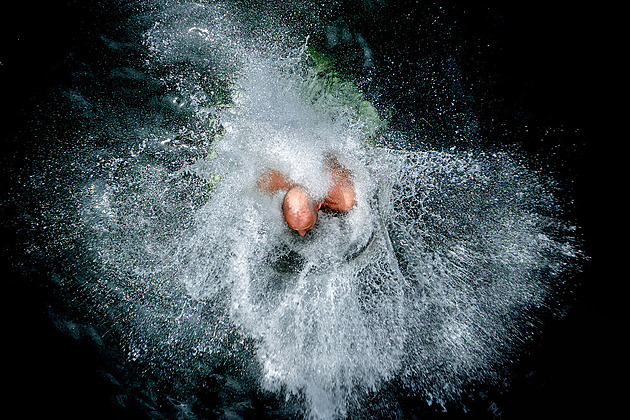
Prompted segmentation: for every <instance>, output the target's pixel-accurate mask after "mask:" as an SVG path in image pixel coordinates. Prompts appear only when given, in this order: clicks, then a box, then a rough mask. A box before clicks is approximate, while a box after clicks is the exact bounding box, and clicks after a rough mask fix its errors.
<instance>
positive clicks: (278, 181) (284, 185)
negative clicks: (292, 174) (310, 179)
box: [258, 169, 295, 194]
mask: <svg viewBox="0 0 630 420" xmlns="http://www.w3.org/2000/svg"><path fill="white" fill-rule="evenodd" d="M294 186H295V184H294V183H292V182H291V181H289V180H288V179H287V177H286V176H284V174H282V172H280V171H277V170H275V169H269V170H267V171H265V172H263V173H262V174H261V175H260V177H259V178H258V188H259V189H260V190H261V191H263V192H266V193H269V194H274V193H276V192H278V191H280V190H290V189H291V188H293V187H294Z"/></svg>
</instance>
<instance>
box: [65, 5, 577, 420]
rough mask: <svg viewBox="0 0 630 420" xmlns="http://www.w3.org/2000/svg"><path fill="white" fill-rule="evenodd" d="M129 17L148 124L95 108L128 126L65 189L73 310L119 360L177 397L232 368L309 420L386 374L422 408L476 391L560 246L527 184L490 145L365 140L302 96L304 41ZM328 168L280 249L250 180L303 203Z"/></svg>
mask: <svg viewBox="0 0 630 420" xmlns="http://www.w3.org/2000/svg"><path fill="white" fill-rule="evenodd" d="M143 19H144V20H147V19H149V20H150V19H154V21H155V23H154V24H153V25H149V28H148V29H147V30H146V31H145V33H144V36H143V42H144V46H145V47H146V50H147V51H148V54H147V56H146V62H145V63H144V66H145V68H144V70H143V71H144V73H146V74H148V75H149V77H150V78H151V79H152V80H153V82H151V83H157V84H159V85H160V86H161V88H159V89H153V90H150V92H152V98H151V99H150V101H149V104H150V105H151V106H150V107H149V110H148V111H143V112H136V111H134V110H131V109H129V108H125V107H126V106H127V105H126V104H124V103H112V104H110V105H109V106H110V107H111V109H110V111H112V112H113V113H120V114H125V115H128V118H129V123H128V124H122V128H121V127H120V126H117V127H116V130H117V131H115V132H114V129H112V128H111V125H109V123H110V122H111V121H107V122H106V123H104V124H102V126H99V127H98V130H111V131H112V133H111V134H112V135H120V134H121V133H122V134H123V136H121V137H122V139H121V140H119V143H117V144H116V145H105V146H100V147H95V146H94V147H93V146H88V149H89V150H88V153H86V154H85V156H84V158H83V159H84V160H83V162H84V166H85V169H86V171H87V173H88V174H89V176H88V177H86V178H84V179H81V180H80V181H79V180H77V181H76V182H77V184H78V185H77V191H79V192H80V193H79V194H78V196H77V201H78V215H79V220H80V224H79V226H78V228H77V230H78V231H79V232H80V236H81V237H82V238H84V241H85V243H86V248H87V249H89V251H90V252H89V253H88V254H86V255H90V258H93V259H94V263H95V264H96V266H97V269H96V270H97V272H98V275H97V276H96V279H95V280H94V281H93V284H90V285H89V287H87V289H89V293H90V294H91V297H90V301H91V302H96V305H97V306H98V307H99V310H100V311H101V314H102V315H101V316H103V317H104V318H105V319H106V320H107V322H108V323H109V324H110V325H111V328H112V330H113V331H117V336H118V337H119V339H120V341H121V346H123V347H124V348H125V349H126V351H127V355H128V357H129V358H130V359H131V360H134V361H139V362H143V363H145V364H146V365H149V366H154V368H155V369H158V370H162V369H163V370H164V372H166V374H165V377H169V378H172V380H177V381H180V382H181V386H180V389H184V390H186V389H188V390H189V391H190V390H193V389H194V384H193V383H194V382H195V380H201V378H202V377H203V376H204V375H207V374H210V373H211V372H213V371H214V370H215V369H217V368H218V367H219V366H225V365H227V364H230V365H231V366H233V365H235V364H236V365H238V366H240V367H239V369H242V371H243V372H246V374H247V375H252V376H253V377H255V378H256V380H257V381H258V382H259V384H260V386H261V387H262V388H263V389H265V390H268V391H271V392H276V393H280V394H284V395H286V397H287V399H289V400H292V401H293V400H295V401H302V402H303V403H304V407H305V408H304V410H305V412H306V414H307V416H311V417H315V418H334V417H343V416H345V415H346V414H348V412H349V411H350V410H352V409H353V407H354V406H355V405H356V404H360V403H361V398H362V397H363V396H364V395H365V394H367V393H369V392H375V391H378V389H379V388H380V387H382V386H383V385H385V384H387V383H388V382H390V381H392V380H397V381H399V382H400V383H401V384H402V386H403V387H404V388H406V389H407V390H412V391H414V392H417V393H418V394H420V395H421V396H422V397H424V398H426V399H427V400H431V401H434V402H437V403H441V404H445V403H447V402H448V401H451V400H453V399H457V398H458V397H459V394H460V393H461V392H462V389H463V387H464V386H465V385H467V384H470V383H474V382H476V381H492V380H495V379H496V377H497V375H498V372H499V370H500V368H501V366H503V365H504V364H506V363H509V361H510V359H511V358H512V357H514V354H515V351H516V350H517V349H518V347H519V345H521V344H522V343H524V342H526V341H527V340H528V339H529V334H530V332H531V330H532V325H533V324H535V323H536V315H537V312H538V311H539V310H543V309H544V308H545V306H546V305H548V304H549V298H550V294H551V293H552V292H553V290H555V289H556V288H558V287H560V284H559V282H560V281H561V280H560V279H561V278H562V275H563V273H564V272H565V271H566V270H567V269H568V268H570V267H571V266H572V264H573V262H574V260H575V258H576V256H577V254H578V251H576V250H575V248H574V247H573V244H572V239H571V232H570V231H569V230H570V229H569V228H567V227H566V226H565V224H564V223H563V222H562V220H561V219H560V218H558V217H557V214H556V213H557V204H556V202H555V199H554V197H553V191H552V188H551V186H550V185H549V184H547V183H546V181H545V180H544V178H543V177H542V176H541V175H540V174H537V173H535V172H533V171H531V170H528V169H526V168H525V167H524V166H523V165H522V164H520V163H519V162H517V161H516V160H515V159H514V158H512V157H510V156H509V155H508V154H506V153H494V154H491V153H484V152H482V151H477V152H456V151H428V150H424V151H405V150H394V149H393V148H391V147H388V146H391V144H393V143H394V141H393V140H390V139H389V138H388V137H387V133H384V134H383V135H382V136H381V137H380V140H379V147H375V146H372V145H368V144H367V143H366V141H365V139H366V131H365V130H366V127H379V126H380V125H379V124H373V123H374V121H366V120H365V119H362V117H363V116H362V115H361V114H360V113H359V114H357V113H356V112H353V110H352V107H351V106H350V105H347V106H344V105H343V104H344V102H343V101H341V102H339V101H338V100H337V99H339V98H332V99H331V100H322V98H321V96H318V97H317V100H315V97H314V96H315V94H314V93H313V92H314V90H313V86H314V85H313V83H316V81H314V79H313V77H314V74H313V73H312V72H309V68H308V57H309V56H308V53H307V50H306V45H307V44H306V40H305V39H299V40H298V41H295V40H292V39H290V38H287V37H283V36H282V35H281V34H283V33H285V32H283V31H282V30H281V29H282V28H281V27H280V26H271V25H270V26H267V27H266V30H267V31H268V32H269V33H274V34H277V35H278V36H277V37H272V36H267V37H266V38H265V42H264V43H261V42H260V39H258V38H255V37H252V36H250V35H248V33H249V31H250V30H251V28H250V27H246V26H244V25H242V24H241V22H240V21H239V20H238V18H237V16H236V15H235V14H234V13H232V11H231V10H230V9H229V8H227V7H224V6H221V5H203V4H196V3H195V4H187V3H181V4H178V5H175V6H172V7H167V8H165V9H164V10H159V11H158V12H156V13H155V14H150V15H149V16H143ZM265 22H268V21H266V20H265ZM267 24H268V25H269V23H267ZM272 39H273V40H274V41H273V42H272V41H271V40H272ZM112 77H118V78H120V77H128V78H129V77H130V78H140V79H142V80H144V78H145V76H144V74H143V75H142V77H140V76H138V75H134V74H132V73H129V72H127V73H125V75H124V76H121V73H120V72H118V73H114V74H113V76H112ZM151 83H149V84H151ZM320 94H321V92H319V93H317V95H320ZM327 94H331V95H335V93H334V92H333V93H330V92H328V93H327ZM84 99H85V98H82V101H84ZM333 100H334V101H333ZM331 102H335V103H336V104H339V103H341V104H342V106H337V107H327V106H325V105H324V106H322V104H330V103H331ZM147 115H148V116H149V118H146V116H147ZM108 127H110V128H108ZM330 154H333V155H335V156H337V157H338V158H339V160H340V161H341V162H342V163H343V164H344V166H346V167H347V168H349V169H350V170H351V171H352V173H353V176H354V182H355V185H356V188H357V206H356V207H355V208H354V209H352V210H351V211H350V212H349V213H348V214H346V215H343V216H341V217H339V216H335V215H330V214H322V215H321V217H320V219H319V221H318V224H317V226H316V228H315V229H314V230H313V231H312V232H310V233H309V234H308V235H307V236H306V237H305V238H300V237H298V236H297V235H295V233H294V232H292V231H290V230H289V229H288V228H287V227H286V225H285V223H284V221H283V219H282V214H281V211H280V200H281V196H280V195H276V196H273V197H270V196H267V195H265V194H263V193H261V192H260V191H258V190H257V189H256V187H255V186H256V180H257V177H258V176H259V174H260V173H261V172H262V171H264V170H265V169H267V168H277V169H279V170H281V171H283V172H285V173H287V174H288V175H289V176H290V177H291V178H292V179H293V180H294V181H296V182H299V183H301V184H303V185H305V186H306V187H307V188H308V189H309V190H310V191H311V192H312V193H313V194H314V195H316V196H322V195H323V194H324V192H325V191H326V189H327V188H328V185H329V182H330V180H329V179H328V178H327V176H326V175H325V171H323V167H324V161H325V157H326V156H328V155H330ZM88 168H89V169H88ZM103 322H105V321H103ZM235 361H236V362H235ZM190 392H192V391H190Z"/></svg>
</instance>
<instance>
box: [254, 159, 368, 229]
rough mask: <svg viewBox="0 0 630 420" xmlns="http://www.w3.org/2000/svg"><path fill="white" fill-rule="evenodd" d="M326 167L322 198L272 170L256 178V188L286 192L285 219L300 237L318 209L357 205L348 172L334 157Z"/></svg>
mask: <svg viewBox="0 0 630 420" xmlns="http://www.w3.org/2000/svg"><path fill="white" fill-rule="evenodd" d="M326 170H327V171H329V172H330V175H331V183H330V187H329V189H328V191H327V193H326V196H325V197H324V198H323V200H321V201H316V200H314V199H313V198H312V197H311V196H310V195H309V193H308V191H307V190H306V189H305V188H304V187H303V186H301V185H299V184H296V183H294V182H292V181H291V180H290V179H289V178H288V177H287V176H286V175H284V174H283V173H281V172H279V171H277V170H275V169H270V170H268V171H265V172H263V173H262V174H261V176H260V178H259V179H258V188H259V189H260V190H261V191H264V192H266V193H268V194H275V193H276V192H278V191H287V193H286V194H285V196H284V199H283V201H282V213H283V215H284V220H285V221H286V222H287V225H288V226H289V228H291V229H293V230H295V231H296V232H297V233H298V234H299V235H300V236H304V235H306V233H307V232H309V231H310V230H311V229H313V227H314V226H315V223H317V215H318V211H319V210H323V211H326V210H328V211H336V212H342V213H345V212H347V211H350V209H351V208H352V207H354V205H355V204H356V194H355V191H354V184H353V182H352V174H351V173H350V171H349V170H348V169H346V168H344V167H343V166H341V165H340V164H339V162H338V161H337V159H336V158H334V157H328V158H327V160H326Z"/></svg>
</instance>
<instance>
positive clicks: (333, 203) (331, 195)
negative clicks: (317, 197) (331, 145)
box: [322, 156, 356, 212]
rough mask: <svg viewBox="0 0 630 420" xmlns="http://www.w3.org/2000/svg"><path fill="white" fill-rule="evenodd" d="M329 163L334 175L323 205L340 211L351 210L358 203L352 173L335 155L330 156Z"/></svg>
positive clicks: (331, 172) (329, 168)
mask: <svg viewBox="0 0 630 420" xmlns="http://www.w3.org/2000/svg"><path fill="white" fill-rule="evenodd" d="M327 164H328V170H329V171H330V174H331V175H332V180H331V181H332V182H331V185H330V188H329V189H328V193H327V194H326V198H325V199H324V202H323V203H322V207H324V208H327V209H330V210H334V211H339V212H347V211H350V209H351V208H352V207H354V206H355V205H356V193H355V191H354V183H353V182H352V173H351V172H350V171H349V170H348V169H347V168H345V167H343V166H342V165H341V164H340V163H339V161H338V160H337V158H335V157H334V156H329V157H328V159H327Z"/></svg>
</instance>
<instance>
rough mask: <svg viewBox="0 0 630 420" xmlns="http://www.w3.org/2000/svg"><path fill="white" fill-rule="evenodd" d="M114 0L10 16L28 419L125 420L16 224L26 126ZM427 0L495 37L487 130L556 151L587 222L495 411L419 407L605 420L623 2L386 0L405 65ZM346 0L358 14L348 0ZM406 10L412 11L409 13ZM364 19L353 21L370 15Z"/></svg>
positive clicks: (7, 117)
mask: <svg viewBox="0 0 630 420" xmlns="http://www.w3.org/2000/svg"><path fill="white" fill-rule="evenodd" d="M104 3H106V2H101V3H98V2H79V1H54V0H53V1H48V2H41V4H37V3H31V2H21V3H17V4H15V5H12V7H11V8H7V9H6V10H5V12H4V13H3V14H2V17H0V95H1V96H0V101H1V102H2V105H1V108H0V113H1V114H0V115H1V116H2V125H3V127H2V128H1V129H0V132H1V133H2V134H1V135H2V138H1V139H0V141H1V142H2V143H1V147H2V149H1V150H0V168H1V169H2V174H1V175H0V176H1V179H2V181H3V185H2V187H3V189H2V197H1V199H2V201H1V202H0V203H1V205H2V208H1V210H0V217H1V218H2V219H1V221H0V223H1V224H0V226H1V228H2V232H1V233H2V239H1V241H2V242H1V249H0V251H1V255H0V258H1V259H0V264H1V265H0V266H1V267H2V270H3V273H4V276H5V287H3V294H2V298H3V305H2V306H3V312H4V314H3V321H4V322H3V323H4V325H5V328H4V331H3V340H2V343H3V344H2V347H3V350H5V352H4V353H3V354H4V355H5V356H4V357H3V358H2V360H3V362H4V364H5V369H6V374H5V375H3V380H4V381H3V382H5V385H6V386H8V388H9V393H8V394H7V393H6V392H5V393H4V396H5V404H4V405H5V406H4V407H3V408H2V410H3V411H4V410H5V409H6V410H9V411H10V410H12V409H17V410H18V411H19V413H20V415H21V416H23V417H25V418H36V417H37V416H34V415H33V416H31V414H35V413H38V414H40V415H41V414H42V413H43V414H48V415H53V414H54V415H60V418H99V417H103V418H115V417H114V415H115V414H114V412H112V411H110V410H111V407H110V405H111V404H110V401H109V398H110V397H111V395H110V394H109V390H108V389H107V387H106V385H104V384H103V381H102V380H101V379H99V378H100V377H99V376H98V374H97V371H98V370H99V369H101V368H102V367H103V365H104V364H105V363H107V361H106V358H105V357H104V356H103V355H102V354H98V353H97V352H95V351H94V349H93V348H92V347H89V346H85V345H84V344H82V343H80V342H78V341H77V340H73V339H72V338H70V337H68V336H67V335H64V334H62V333H60V332H58V331H57V330H56V329H55V328H54V327H53V326H52V324H51V321H50V319H49V317H48V315H47V314H48V309H49V307H50V305H51V296H50V293H49V290H47V289H46V287H43V286H41V284H42V283H43V282H42V279H43V277H44V276H45V275H46V273H45V272H44V271H41V270H38V269H37V268H33V267H28V266H25V264H24V263H23V262H22V261H21V254H22V252H23V251H24V250H23V249H22V247H23V243H24V242H23V238H21V237H20V236H19V233H18V232H17V230H16V229H15V225H14V221H15V217H16V215H17V214H18V213H19V212H20V209H19V208H17V207H16V203H14V202H12V200H11V194H9V192H10V191H11V188H15V185H16V184H15V182H14V181H16V180H17V179H18V178H19V177H20V176H21V168H22V166H23V163H24V160H25V159H27V158H28V155H29V150H31V148H33V147H35V146H41V145H37V142H38V141H42V140H41V139H38V138H35V137H32V136H29V127H28V125H29V124H32V122H33V118H34V119H35V120H37V119H38V118H43V119H45V118H46V115H47V114H48V115H50V114H51V113H54V112H55V110H54V109H47V110H44V112H42V110H41V109H40V106H39V105H40V104H41V103H43V102H42V101H43V99H44V98H46V97H47V92H49V90H50V89H51V88H52V87H54V86H55V85H56V84H58V83H61V82H63V81H65V80H66V79H67V78H68V73H69V64H68V63H69V56H70V55H72V54H76V53H77V51H81V50H82V49H85V48H86V46H89V44H90V40H91V39H93V38H91V37H94V34H98V28H99V25H104V22H105V21H106V20H107V19H108V18H111V19H117V18H118V17H119V16H118V15H117V13H118V12H117V11H116V10H110V9H109V8H108V7H107V5H105V4H104ZM349 3H351V2H349ZM504 3H509V5H506V4H504ZM578 3H579V4H578ZM425 4H426V5H429V6H428V7H436V5H438V6H444V7H446V8H449V10H453V11H455V12H454V13H453V15H454V16H457V17H458V19H457V21H456V22H453V24H456V25H457V28H459V30H461V31H462V33H461V34H460V35H458V36H459V37H460V39H465V37H467V36H469V35H470V39H472V40H479V39H485V38H484V37H487V39H488V43H489V45H490V47H488V49H487V50H483V51H482V52H481V53H476V54H472V53H471V56H470V57H468V58H470V59H469V60H467V61H466V62H467V63H470V65H471V66H475V65H478V66H485V67H486V70H487V74H489V75H491V76H492V77H488V79H480V81H479V83H477V84H478V85H481V86H478V89H479V92H482V93H483V95H485V96H484V97H485V98H486V100H484V101H483V103H482V104H480V105H479V108H478V109H477V110H476V111H477V113H478V114H479V116H480V118H481V119H482V120H483V121H491V120H492V121H494V122H493V123H488V124H487V126H486V133H485V134H486V135H487V136H488V139H489V141H490V142H494V143H497V144H500V143H503V142H504V143H506V144H510V143H511V142H517V143H519V145H520V147H522V148H523V149H525V150H528V151H530V152H532V153H533V154H535V155H536V156H537V157H538V158H541V159H542V160H545V157H547V158H548V159H549V160H550V162H549V164H550V165H553V164H554V162H555V164H556V166H555V168H556V170H557V171H559V172H560V176H561V177H566V179H571V180H573V181H572V182H571V189H572V194H573V196H574V201H573V202H574V207H573V208H572V209H573V210H572V212H573V214H572V215H573V217H575V219H576V222H577V224H578V225H579V226H581V227H582V230H581V233H582V234H583V238H584V241H585V243H584V248H585V251H586V253H587V254H588V255H589V256H590V261H589V262H587V263H586V264H585V266H584V270H583V272H582V273H581V274H579V275H578V280H579V282H580V285H581V286H580V287H579V288H578V289H577V290H576V291H575V292H574V298H573V300H572V303H571V305H570V307H569V308H568V311H567V315H566V316H565V317H563V318H562V319H560V320H552V321H550V322H549V323H548V324H547V325H546V326H545V328H544V330H543V335H542V337H541V339H539V340H537V341H536V343H535V345H534V346H533V347H532V348H531V349H530V350H529V351H528V354H526V355H525V356H524V357H523V359H522V361H521V363H520V364H519V365H518V367H517V369H516V373H515V375H514V383H513V385H512V387H511V388H510V391H509V392H508V393H506V394H502V395H500V396H497V397H496V403H497V406H498V411H497V410H495V414H493V413H492V412H491V411H492V410H489V409H488V408H487V404H486V406H483V407H481V406H480V407H474V408H473V411H471V412H470V413H468V414H462V413H457V412H448V413H440V412H439V410H438V411H432V410H433V409H429V408H419V409H417V410H415V409H410V410H409V413H410V415H411V414H412V413H416V414H418V415H420V414H421V415H422V416H423V417H425V418H459V417H463V418H493V416H495V415H496V413H501V415H502V417H501V418H505V419H513V418H531V417H533V418H573V417H575V416H577V415H582V416H584V418H607V415H606V413H607V410H609V409H611V408H612V407H614V406H615V405H616V403H618V400H617V399H616V397H615V395H616V392H615V390H614V389H615V388H616V387H618V386H619V385H618V383H616V382H615V381H613V380H611V378H613V377H615V376H617V375H619V373H618V372H617V371H615V370H613V369H616V366H617V364H616V363H617V361H616V357H615V356H616V355H618V351H617V350H616V349H617V348H618V343H617V341H618V339H617V338H616V337H617V336H619V335H622V333H623V332H622V331H618V332H617V334H616V335H612V334H611V333H610V332H611V331H612V330H615V329H616V327H615V326H614V325H615V322H616V320H615V318H613V313H612V307H613V304H612V303H611V302H612V301H613V299H612V298H613V297H614V295H615V294H616V293H617V292H616V287H617V286H616V282H620V281H621V280H623V279H619V276H617V277H613V276H612V275H611V271H612V269H611V265H610V261H609V258H608V252H609V251H608V247H607V246H606V243H607V241H606V239H605V233H606V231H605V230H604V229H603V227H602V226H600V222H601V221H602V220H603V219H602V218H601V216H600V214H599V213H600V209H601V208H602V207H605V206H604V205H603V203H607V202H609V200H607V199H606V197H607V194H606V192H605V188H606V187H607V186H609V185H611V181H609V178H608V174H607V172H605V169H606V168H605V167H604V166H603V165H602V163H603V162H600V158H602V157H604V156H605V155H608V154H609V153H610V152H611V150H612V151H613V153H614V148H616V146H614V143H611V141H610V139H611V137H612V135H613V134H612V129H611V125H612V124H611V121H610V120H611V119H612V113H609V110H610V109H611V108H614V103H613V101H612V99H610V98H609V95H610V93H611V90H614V87H613V84H612V83H611V79H612V78H613V72H612V71H611V70H610V69H611V68H612V67H613V63H611V61H613V56H611V55H609V54H608V53H607V51H609V50H608V49H607V47H611V44H612V37H610V36H609V35H608V31H607V29H609V27H610V26H612V23H610V22H612V20H613V19H612V16H611V14H614V12H612V11H602V10H598V5H594V4H585V3H584V2H576V3H570V4H567V5H565V4H562V3H558V2H543V1H533V2H532V1H529V2H523V1H517V2H499V1H491V2H477V3H476V4H475V5H469V4H468V2H463V1H459V2H448V1H445V2H439V1H435V2H420V4H419V5H417V4H416V2H389V3H388V6H387V7H386V9H385V13H383V14H382V15H381V16H380V17H379V19H390V20H396V27H397V28H398V29H397V30H396V31H395V32H393V33H383V32H380V33H379V34H377V35H374V36H378V37H380V38H378V41H375V42H377V43H379V42H380V43H381V44H380V45H381V47H382V50H381V51H384V52H387V53H388V54H390V55H391V56H392V58H400V62H401V63H407V64H402V65H403V66H405V65H406V66H408V68H407V69H406V70H408V71H413V66H414V64H413V62H412V61H411V62H410V61H409V60H405V58H408V57H409V51H408V50H409V49H411V48H413V45H415V44H414V42H415V41H417V40H418V39H419V38H420V37H422V36H423V34H422V32H421V31H418V30H416V29H415V28H416V27H417V24H419V23H424V20H423V19H426V16H423V15H422V13H417V11H422V9H423V7H425ZM346 8H347V10H346V12H347V13H351V12H352V8H351V6H346ZM463 10H465V11H466V12H465V13H463V12H462V11H463ZM401 16H407V18H405V19H406V20H405V21H404V22H403V21H401V20H400V19H401ZM356 19H357V24H367V23H365V22H361V19H360V17H357V18H356ZM385 32H386V31H385ZM475 42H477V41H475ZM392 45H395V46H396V48H392V47H391V46H392ZM473 50H475V48H472V49H471V51H473ZM477 51H479V48H477ZM464 54H466V53H464ZM617 54H621V55H623V54H622V53H619V52H618V53H617ZM403 70H405V69H403ZM463 71H464V73H465V72H466V68H465V67H464V69H463ZM403 73H404V72H403ZM403 79H404V78H403V77H400V78H399V79H395V78H394V79H393V80H392V81H391V82H390V83H391V86H389V88H390V92H398V93H397V94H398V96H399V99H398V101H399V103H398V106H399V109H400V110H405V109H407V111H408V112H410V113H413V112H414V111H417V109H414V107H417V106H418V105H417V104H416V103H414V101H413V95H411V94H409V93H404V92H403V91H402V88H401V87H400V86H402V81H403ZM397 83H400V85H399V86H397ZM397 87H398V88H400V91H397V90H396V89H397ZM406 95H407V96H406ZM33 116H36V117H33ZM524 126H528V127H530V128H529V129H528V130H525V129H523V127H524ZM548 127H552V128H558V127H560V128H561V129H560V130H556V134H555V135H554V136H543V135H541V133H542V132H543V131H544V130H545V128H548ZM541 138H543V140H544V141H541ZM558 168H559V169H558ZM622 381H623V379H622ZM86 414H87V415H86ZM144 414H146V413H144ZM144 414H143V415H144ZM138 417H141V415H140V414H138Z"/></svg>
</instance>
